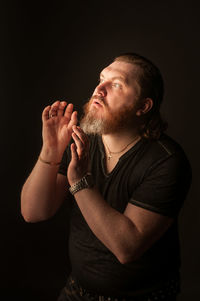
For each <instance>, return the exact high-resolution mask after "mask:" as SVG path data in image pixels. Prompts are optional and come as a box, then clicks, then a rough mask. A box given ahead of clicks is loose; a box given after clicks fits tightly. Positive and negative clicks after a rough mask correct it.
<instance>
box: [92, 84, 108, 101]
mask: <svg viewBox="0 0 200 301" xmlns="http://www.w3.org/2000/svg"><path fill="white" fill-rule="evenodd" d="M95 92H96V94H97V95H100V96H103V97H105V96H106V95H107V90H106V82H103V83H100V84H99V85H98V86H97V87H96V89H95Z"/></svg>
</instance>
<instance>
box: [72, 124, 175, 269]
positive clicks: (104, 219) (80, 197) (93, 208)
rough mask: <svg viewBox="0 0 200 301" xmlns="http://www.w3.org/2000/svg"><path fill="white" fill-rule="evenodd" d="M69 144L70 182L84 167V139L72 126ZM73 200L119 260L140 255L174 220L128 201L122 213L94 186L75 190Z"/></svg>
mask: <svg viewBox="0 0 200 301" xmlns="http://www.w3.org/2000/svg"><path fill="white" fill-rule="evenodd" d="M73 130H74V133H73V134H72V137H73V139H74V142H75V144H72V145H71V151H72V159H71V162H70V164H69V167H68V181H69V184H70V185H73V184H74V183H76V182H77V181H78V180H80V179H81V178H82V176H83V175H84V174H85V172H86V169H87V164H86V158H87V156H86V153H87V151H88V143H87V139H86V137H85V136H84V133H83V131H82V130H81V129H80V128H79V127H76V126H74V127H73ZM74 196H75V200H76V202H77V204H78V206H79V208H80V210H81V212H82V214H83V216H84V218H85V220H86V222H87V224H88V225H89V227H90V229H91V230H92V231H93V233H94V234H95V235H96V236H97V237H98V239H99V240H101V242H102V243H103V244H104V245H105V246H106V247H107V248H108V249H109V250H110V251H111V252H112V253H113V254H114V255H115V256H116V257H117V259H118V260H119V261H120V262H121V263H122V264H124V263H127V262H130V261H133V260H135V259H137V258H138V257H140V256H141V255H142V254H143V253H144V252H145V251H146V250H147V249H148V248H150V247H151V246H152V244H153V243H154V242H155V241H156V240H158V239H159V238H160V237H161V236H162V235H163V234H164V233H165V231H166V230H167V229H168V228H169V227H170V225H171V224H172V223H173V221H174V220H173V219H172V218H170V217H166V216H162V215H160V214H158V213H154V212H151V211H149V210H146V209H143V208H140V207H138V206H135V205H132V204H128V205H127V207H126V209H125V211H124V213H123V214H122V213H120V212H118V211H117V210H115V209H113V208H112V207H110V205H109V204H107V203H106V201H105V200H104V199H103V197H102V196H101V194H100V193H99V192H98V190H97V189H95V188H87V189H83V190H80V191H78V192H77V193H75V195H74Z"/></svg>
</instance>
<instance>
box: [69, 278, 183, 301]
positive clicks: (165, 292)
mask: <svg viewBox="0 0 200 301" xmlns="http://www.w3.org/2000/svg"><path fill="white" fill-rule="evenodd" d="M166 284H167V285H166ZM166 284H165V286H166V287H167V288H170V290H169V289H159V290H156V291H153V292H151V293H149V294H145V295H143V296H126V297H113V296H103V295H99V294H97V293H94V292H89V291H88V290H86V289H85V288H83V287H82V286H80V285H79V283H77V281H76V280H75V278H74V277H73V276H70V277H69V278H68V281H67V284H66V287H65V291H66V293H67V294H69V293H70V294H71V293H73V292H74V293H77V294H78V295H79V296H80V297H84V296H85V297H86V298H88V300H91V301H156V300H157V301H158V300H163V301H164V300H170V298H173V297H174V296H176V295H177V294H178V292H179V289H178V288H179V283H178V281H177V279H172V280H169V281H168V282H167V283H166Z"/></svg>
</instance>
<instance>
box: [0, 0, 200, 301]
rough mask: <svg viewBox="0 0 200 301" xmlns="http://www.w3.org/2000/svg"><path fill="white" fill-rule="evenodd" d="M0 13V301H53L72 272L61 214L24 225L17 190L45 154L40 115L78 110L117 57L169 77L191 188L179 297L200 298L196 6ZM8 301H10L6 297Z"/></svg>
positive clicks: (139, 4) (81, 6) (6, 8)
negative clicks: (66, 105) (56, 105)
mask: <svg viewBox="0 0 200 301" xmlns="http://www.w3.org/2000/svg"><path fill="white" fill-rule="evenodd" d="M1 3H2V4H1V10H0V22H1V26H0V33H1V50H0V60H1V70H0V80H1V81H0V85H1V89H0V94H1V107H0V114H1V118H0V121H1V211H0V214H1V215H0V221H1V248H0V249H1V254H2V255H1V257H0V258H1V263H0V271H1V278H2V279H1V282H0V283H1V289H0V291H1V294H2V297H3V298H2V300H11V297H13V299H12V300H14V299H15V297H17V296H18V297H20V298H21V299H20V300H48V301H51V300H52V301H53V300H55V298H56V296H57V294H58V291H59V289H60V288H61V287H62V286H63V285H64V282H65V277H66V276H67V274H68V271H69V263H68V258H67V254H66V249H65V248H66V243H67V227H66V225H65V219H66V217H65V213H66V208H65V207H64V206H63V208H61V210H60V211H59V212H58V213H57V214H56V216H55V217H54V218H52V219H51V220H49V221H46V222H42V223H37V224H27V223H25V222H24V220H23V218H22V217H21V215H20V190H21V187H22V184H23V182H24V181H25V179H26V177H27V176H28V174H29V173H30V171H31V169H32V167H33V165H34V163H35V161H36V160H37V157H38V154H39V151H40V148H41V112H42V110H43V108H44V106H46V105H48V104H49V103H51V102H53V101H55V100H57V99H62V100H63V99H65V100H67V101H70V102H73V103H74V104H75V107H76V109H77V110H78V111H79V112H81V106H82V104H83V103H84V102H85V100H87V99H88V97H89V96H90V95H91V93H92V91H93V89H94V87H95V85H96V83H97V79H98V74H99V71H100V70H101V69H102V68H103V67H104V66H105V65H107V64H108V63H109V62H110V59H111V58H113V56H115V55H116V54H119V53H121V52H127V51H134V52H138V53H140V54H142V55H144V56H146V57H148V58H149V59H151V60H152V61H153V62H155V64H157V65H158V66H159V68H160V70H161V72H162V74H163V77H164V80H165V87H166V93H165V99H164V103H163V107H162V112H163V115H164V117H165V118H166V119H167V120H168V122H169V125H170V126H169V129H168V133H169V134H170V135H171V136H172V137H173V138H175V139H176V140H177V141H178V142H179V143H180V144H181V145H182V147H183V148H184V150H185V152H186V153H187V155H188V158H189V160H190V162H191V165H192V169H193V183H192V187H191V190H190V192H189V194H188V198H187V200H186V202H185V205H184V208H183V209H182V211H181V215H180V238H181V247H182V253H181V256H182V268H181V275H182V293H181V295H180V298H179V300H180V301H186V300H189V299H191V300H193V301H197V300H200V288H199V283H200V272H199V270H200V259H199V254H200V243H199V226H200V219H199V211H200V210H199V209H200V205H199V185H198V181H199V173H198V172H199V169H200V168H199V167H200V166H199V156H198V155H199V141H198V140H199V124H198V120H199V109H200V105H199V61H200V60H199V51H200V45H199V19H198V17H199V16H198V7H197V4H196V2H193V1H183V0H182V1H169V0H168V1H160V0H155V1H144V0H140V1H134V0H133V1H126V0H124V1H107V3H106V2H104V1H99V2H95V1H79V2H78V1H74V2H73V4H72V3H70V2H68V1H65V2H64V1H63V2H55V3H56V4H54V5H51V4H47V3H44V2H42V1H41V2H40V3H39V2H38V3H37V2H33V3H32V4H31V2H29V1H16V2H15V1H13V2H9V1H7V2H6V3H4V4H3V2H1ZM6 296H7V297H6Z"/></svg>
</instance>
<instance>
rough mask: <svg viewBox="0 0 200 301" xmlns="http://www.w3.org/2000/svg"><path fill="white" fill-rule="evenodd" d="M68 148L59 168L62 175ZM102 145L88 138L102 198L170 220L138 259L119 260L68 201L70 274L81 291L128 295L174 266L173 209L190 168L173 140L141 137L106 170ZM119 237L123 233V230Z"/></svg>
mask: <svg viewBox="0 0 200 301" xmlns="http://www.w3.org/2000/svg"><path fill="white" fill-rule="evenodd" d="M70 157H71V155H70V150H69V148H68V149H67V150H66V152H65V153H64V156H63V160H62V163H61V166H60V169H59V172H60V173H61V174H63V175H66V174H67V166H68V164H69V162H70ZM104 159H105V153H104V146H103V143H102V140H101V137H99V136H91V137H90V160H91V172H92V175H93V178H94V181H95V183H96V186H97V187H98V189H99V191H100V193H101V194H102V196H103V198H104V199H105V201H106V202H107V203H108V204H110V206H111V207H113V208H115V209H116V210H117V211H119V212H121V213H123V212H124V210H125V208H126V206H127V204H128V203H129V202H130V203H132V204H134V205H136V206H140V207H142V208H145V209H147V210H150V211H154V212H157V213H160V214H162V215H166V216H169V217H173V218H175V222H174V223H173V224H172V226H171V227H170V228H169V229H168V231H167V232H166V233H165V234H164V235H163V236H162V237H161V238H160V239H159V240H158V241H157V242H156V243H154V244H153V246H152V247H151V248H150V249H149V250H147V251H146V252H145V253H144V254H143V255H142V256H141V257H140V258H139V259H138V260H136V261H133V262H131V263H128V264H121V263H120V262H119V261H118V260H117V258H116V257H115V256H114V255H113V253H111V252H110V251H109V250H108V249H107V248H106V247H105V245H104V244H103V243H102V242H101V241H100V240H99V239H98V238H97V237H96V236H95V235H94V234H93V232H92V231H91V230H90V228H89V226H88V225H87V223H86V221H85V219H84V217H83V215H82V213H81V211H80V210H79V207H78V206H77V204H76V201H75V200H74V202H73V206H72V211H71V220H70V237H69V256H70V261H71V265H72V273H73V275H74V276H75V278H76V279H77V280H78V282H79V283H80V284H81V285H82V286H83V287H84V288H86V289H88V290H90V291H94V292H96V293H99V294H102V295H114V296H115V295H116V296H119V295H122V296H126V295H134V294H137V293H139V292H140V291H143V292H145V291H146V292H148V291H151V290H152V289H153V288H156V287H159V285H160V283H162V282H163V281H166V280H167V279H168V278H170V277H173V276H174V277H175V275H177V274H178V272H179V268H180V250H179V239H178V229H177V217H178V213H179V211H180V209H181V207H182V205H183V202H184V200H185V198H186V195H187V192H188V190H189V187H190V183H191V168H190V164H189V162H188V160H187V158H186V156H185V154H184V151H183V150H182V148H181V147H180V145H179V144H177V143H176V142H175V141H174V140H173V139H171V138H170V137H168V136H167V135H162V137H161V138H160V139H159V140H154V141H150V140H147V139H141V140H140V141H139V142H138V143H137V144H136V145H135V146H133V147H132V148H131V149H130V150H128V151H127V152H126V153H125V154H124V155H122V156H121V157H120V159H119V161H118V163H117V165H116V166H115V168H114V169H113V170H112V172H111V173H109V174H107V173H106V169H105V163H104ZM124 235H126V234H125V233H124Z"/></svg>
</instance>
